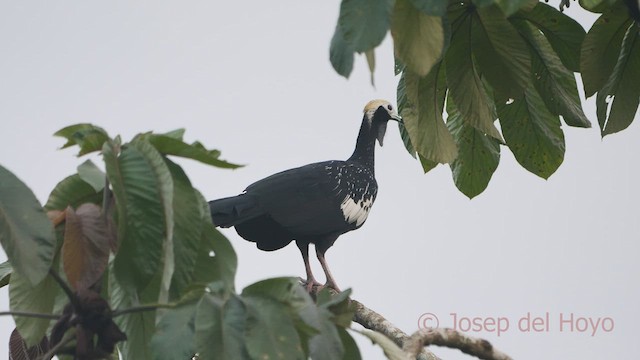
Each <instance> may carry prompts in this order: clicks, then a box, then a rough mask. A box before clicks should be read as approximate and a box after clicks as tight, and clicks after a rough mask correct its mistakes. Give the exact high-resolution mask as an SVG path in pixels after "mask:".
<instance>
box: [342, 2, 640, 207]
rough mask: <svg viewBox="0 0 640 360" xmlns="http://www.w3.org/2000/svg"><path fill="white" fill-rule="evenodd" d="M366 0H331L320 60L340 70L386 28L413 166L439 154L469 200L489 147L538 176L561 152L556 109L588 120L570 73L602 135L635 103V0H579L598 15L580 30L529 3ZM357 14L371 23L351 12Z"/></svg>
mask: <svg viewBox="0 0 640 360" xmlns="http://www.w3.org/2000/svg"><path fill="white" fill-rule="evenodd" d="M372 3H373V4H374V5H373V6H371V8H368V7H367V6H368V5H364V4H361V3H360V2H358V1H353V0H343V1H342V5H341V7H340V17H339V20H338V27H337V28H336V32H335V34H334V41H332V43H331V54H332V56H331V57H330V60H331V63H332V64H333V66H334V68H335V69H336V71H337V72H338V73H339V74H340V75H343V76H345V77H349V75H350V73H351V71H352V69H353V57H354V54H355V53H367V54H372V53H373V51H374V49H375V47H377V46H378V45H379V44H380V43H381V42H382V40H383V36H381V34H383V33H386V31H387V29H390V33H391V36H392V38H393V45H394V52H395V57H396V75H400V79H399V83H398V93H397V102H398V108H399V110H400V114H401V115H402V116H403V118H404V124H400V132H401V134H402V137H403V140H404V143H405V146H406V147H407V150H408V151H409V153H410V154H411V155H412V156H414V157H415V155H416V153H417V155H418V156H417V158H418V159H419V160H420V162H421V164H422V167H423V169H424V171H425V172H427V171H429V170H431V169H433V168H434V167H435V166H436V165H438V164H439V163H442V164H444V163H448V164H449V165H450V167H451V171H452V175H453V180H454V183H455V185H456V186H457V187H458V189H459V190H460V191H461V192H462V193H464V194H465V195H467V196H468V197H469V198H472V197H474V196H477V195H478V194H480V193H482V192H483V191H484V190H485V189H486V187H487V185H488V183H489V180H490V179H491V176H492V175H493V173H494V172H495V170H496V169H497V166H498V162H499V161H500V145H502V146H506V147H508V148H509V150H511V152H512V153H513V154H514V156H515V158H516V160H517V161H518V162H519V163H520V164H521V165H522V166H523V167H524V168H525V169H526V170H528V171H530V172H532V173H534V174H536V175H538V176H540V177H542V178H544V179H547V178H548V177H549V176H551V175H552V174H553V173H554V172H555V171H556V170H557V169H558V167H559V166H560V165H561V164H562V161H563V159H564V151H565V142H564V133H563V130H562V124H561V122H560V118H562V120H564V123H565V124H566V125H568V126H573V127H584V128H588V127H590V126H591V122H590V121H589V119H587V117H586V116H585V114H584V112H583V110H582V105H581V101H580V96H579V92H578V87H577V83H576V79H575V74H574V73H575V72H578V73H580V76H581V78H582V82H583V85H584V89H583V90H584V94H585V96H586V97H590V96H593V95H594V94H597V95H596V104H597V120H598V124H599V126H600V131H601V135H602V136H606V135H609V134H612V133H615V132H618V131H621V130H624V129H625V128H627V127H628V126H629V125H630V124H631V122H632V121H633V119H634V116H635V114H636V112H637V109H638V103H639V102H640V38H639V31H640V25H639V24H638V22H637V21H640V19H638V18H637V17H638V16H639V15H638V14H640V12H638V5H637V2H634V1H622V0H617V1H616V0H589V1H587V0H581V1H580V5H581V6H582V7H583V8H585V9H586V10H588V11H592V12H595V13H600V14H601V15H600V17H599V18H598V20H596V22H595V23H594V24H593V26H592V27H591V29H589V31H588V32H585V30H584V29H583V28H582V26H581V25H580V24H578V23H577V22H576V21H574V20H573V19H571V18H570V17H569V16H567V15H566V14H564V13H563V12H561V11H559V10H558V9H555V8H553V7H551V6H549V5H547V4H544V3H542V2H538V1H535V0H517V1H501V0H486V1H485V0H474V1H472V0H462V1H452V0H450V1H446V0H396V1H395V4H394V6H393V7H392V8H391V7H389V6H388V2H387V1H386V0H375V1H373V2H372ZM568 3H569V1H568V0H565V1H561V4H560V7H561V8H564V7H568ZM634 3H636V4H635V5H634ZM367 4H369V3H367ZM358 6H360V11H357V10H356V9H355V8H356V7H358ZM365 8H367V9H368V10H367V11H369V12H371V14H370V13H369V12H366V11H364V9H365ZM374 12H375V14H373V13H374ZM369 15H371V18H370V19H373V18H375V19H377V21H365V20H363V16H369ZM383 15H386V17H383ZM634 17H635V18H636V20H635V21H634V20H633V19H634ZM345 24H348V26H346V25H345ZM389 24H390V25H389ZM347 30H348V34H350V35H349V36H347V33H346V32H345V31H347ZM353 34H355V35H358V36H355V35H353ZM365 35H366V36H365ZM365 40H366V41H365ZM334 54H340V56H334ZM445 103H446V106H445ZM445 108H446V109H447V111H446V112H445ZM445 114H446V115H445ZM592 120H594V119H592ZM445 122H446V126H445ZM498 124H499V126H498ZM498 144H499V145H498Z"/></svg>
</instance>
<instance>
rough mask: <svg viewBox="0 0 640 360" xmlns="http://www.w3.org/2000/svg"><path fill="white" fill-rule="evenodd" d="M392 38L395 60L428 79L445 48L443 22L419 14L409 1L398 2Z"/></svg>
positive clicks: (437, 18)
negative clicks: (426, 76) (430, 71)
mask: <svg viewBox="0 0 640 360" xmlns="http://www.w3.org/2000/svg"><path fill="white" fill-rule="evenodd" d="M414 1H415V0H414ZM391 35H393V45H394V48H395V55H396V57H397V58H398V59H400V60H401V61H402V62H403V63H404V64H405V65H406V66H407V67H408V68H409V69H410V70H411V71H412V72H414V73H416V74H418V75H420V76H424V75H427V74H428V73H429V70H431V67H432V66H433V65H434V64H435V63H436V62H437V61H438V60H439V59H440V56H441V54H442V50H443V47H444V29H443V27H442V18H441V17H439V16H432V15H428V14H426V13H424V12H422V11H418V10H417V9H416V8H415V7H414V6H413V5H412V2H411V1H409V0H397V1H396V2H395V6H394V9H393V16H392V22H391Z"/></svg>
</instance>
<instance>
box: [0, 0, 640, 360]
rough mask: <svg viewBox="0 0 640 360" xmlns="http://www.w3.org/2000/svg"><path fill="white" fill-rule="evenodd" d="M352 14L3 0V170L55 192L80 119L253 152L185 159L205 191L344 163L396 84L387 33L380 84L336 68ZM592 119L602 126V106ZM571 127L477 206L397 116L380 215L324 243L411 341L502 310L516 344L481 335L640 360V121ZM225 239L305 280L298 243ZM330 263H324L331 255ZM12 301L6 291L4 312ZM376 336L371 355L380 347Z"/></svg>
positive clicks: (243, 279) (286, 6)
mask: <svg viewBox="0 0 640 360" xmlns="http://www.w3.org/2000/svg"><path fill="white" fill-rule="evenodd" d="M554 5H555V4H554ZM338 9H339V2H338V1H336V0H333V1H314V2H311V1H299V0H298V1H291V0H289V1H285V0H281V1H268V2H267V1H253V2H235V1H225V2H221V1H218V2H215V1H189V2H178V1H137V2H132V1H83V2H69V1H31V2H24V1H2V2H0V46H1V48H2V56H1V57H0V79H1V80H0V99H1V100H0V102H1V106H0V134H2V141H1V142H0V163H1V164H2V165H3V166H5V167H7V168H8V169H9V170H11V171H13V172H14V173H15V174H16V175H17V176H18V177H19V178H21V179H22V180H23V181H24V182H25V183H26V184H27V185H29V186H30V187H31V188H32V189H33V191H34V192H35V194H36V195H37V197H38V198H39V199H40V200H41V201H42V202H43V203H44V202H45V201H46V198H47V196H48V194H49V192H50V191H51V189H52V188H53V187H54V186H55V184H56V183H57V182H58V181H60V180H61V179H62V178H64V177H65V176H67V175H70V174H71V173H73V172H75V167H76V166H77V165H79V164H80V163H81V162H82V161H84V159H78V158H76V157H75V156H74V153H73V151H70V150H63V151H58V150H57V149H58V148H59V147H60V146H61V145H62V144H63V140H62V139H59V138H54V137H52V134H53V133H54V132H55V131H56V130H58V129H60V128H62V127H64V126H67V125H70V124H74V123H78V122H92V123H94V124H97V125H99V126H102V127H104V128H106V129H107V130H108V131H109V132H110V134H112V135H115V134H122V135H123V137H124V139H130V138H131V137H132V136H133V135H134V134H136V133H138V132H141V131H148V130H157V131H168V130H172V129H176V128H186V129H187V134H186V138H187V139H188V140H190V141H191V140H196V139H197V140H200V141H202V142H203V143H204V144H206V145H207V146H210V147H213V148H217V149H220V150H221V151H222V153H223V158H225V159H228V160H231V161H234V162H238V163H242V164H247V166H246V167H245V168H242V169H239V170H235V171H230V170H220V169H215V168H210V167H207V166H204V165H200V164H197V163H194V162H190V161H181V164H182V165H183V166H184V167H185V170H186V171H187V174H188V175H189V176H190V178H191V180H192V182H193V183H194V185H195V186H196V187H197V188H198V189H199V190H200V191H201V192H202V193H203V194H205V196H206V197H207V198H209V199H214V198H218V197H223V196H230V195H234V194H237V193H239V192H241V191H242V190H243V189H244V187H245V186H246V185H248V184H250V183H251V182H253V181H255V180H258V179H260V178H262V177H265V176H267V175H270V174H272V173H274V172H277V171H280V170H284V169H287V168H291V167H295V166H299V165H304V164H307V163H311V162H315V161H322V160H330V159H345V158H346V157H348V156H349V155H350V154H351V152H352V151H353V147H354V144H355V139H356V135H357V132H358V127H359V126H360V120H361V116H362V108H363V106H364V105H365V103H366V102H367V101H368V100H370V99H373V98H386V99H389V100H391V101H392V102H395V87H396V83H397V78H396V77H394V75H393V56H392V46H391V41H390V38H389V37H387V39H386V40H385V42H384V43H383V44H382V46H381V47H380V48H379V49H377V51H376V54H377V70H376V73H375V79H376V87H375V88H373V87H371V85H370V83H369V74H368V72H367V69H366V62H365V60H364V58H363V57H360V56H359V57H358V58H357V60H356V67H355V71H354V73H353V75H352V76H351V78H350V79H349V80H348V81H347V80H345V79H344V78H342V77H340V76H338V75H337V74H336V73H335V72H334V71H333V69H332V68H331V65H330V63H329V61H328V51H329V50H328V49H329V41H330V39H331V36H332V32H333V29H334V26H335V22H336V19H337V15H338ZM568 14H570V15H579V14H580V16H582V20H583V24H586V26H587V27H588V26H589V25H590V24H591V21H592V19H593V17H587V16H585V15H584V12H582V11H580V9H579V7H578V5H577V3H575V2H572V6H571V8H570V9H569V11H568ZM585 111H586V112H587V115H588V117H589V118H590V120H591V121H592V122H593V123H594V125H595V124H596V119H595V108H594V106H593V102H592V101H588V102H587V103H586V104H585ZM564 129H565V136H566V143H567V151H566V155H565V160H564V163H563V165H562V166H561V167H560V169H559V170H558V171H557V172H556V173H555V174H554V175H553V176H551V178H550V179H549V180H548V181H545V180H542V179H540V178H538V177H536V176H535V175H532V174H530V173H528V172H527V171H526V170H524V169H523V168H522V167H520V166H519V165H518V164H517V163H516V161H515V160H514V158H513V156H512V154H511V153H510V152H509V150H508V149H506V148H504V147H503V148H502V157H501V162H500V166H499V167H498V170H497V172H496V173H495V174H494V176H493V179H492V181H491V183H490V185H489V188H488V189H487V190H486V191H485V192H484V193H483V194H482V195H480V196H478V197H477V198H476V199H474V200H471V201H470V200H468V199H467V198H466V197H465V196H464V195H462V194H461V193H459V192H458V191H457V189H456V188H455V186H454V185H453V182H452V179H451V173H450V170H449V168H448V166H439V167H438V168H436V169H435V170H433V171H432V172H430V173H429V174H427V175H424V174H423V173H422V170H421V167H420V165H419V164H418V163H417V162H416V161H415V160H414V159H413V158H411V157H410V156H409V155H408V154H407V152H406V151H405V150H404V147H403V145H402V141H401V139H400V137H399V135H398V130H397V127H396V126H395V125H394V124H390V127H389V130H388V131H387V139H386V141H385V146H384V148H381V149H380V148H378V149H377V159H376V175H377V179H378V184H379V192H378V198H377V201H376V204H375V205H374V207H373V210H372V212H371V214H370V216H369V219H368V221H367V222H366V224H365V225H364V226H363V227H362V228H361V229H359V230H358V231H354V232H351V233H348V234H345V235H343V236H342V237H340V239H339V240H338V241H337V242H336V244H335V246H334V247H333V248H332V249H331V250H330V251H329V252H328V254H327V259H328V262H329V264H330V266H331V268H332V271H333V274H334V276H335V278H336V280H337V282H338V284H339V285H340V286H341V287H342V288H353V297H354V298H356V299H358V300H359V301H361V302H362V303H364V304H365V305H367V306H369V307H371V308H372V309H375V310H376V311H378V312H380V313H381V314H383V315H384V316H386V317H387V318H388V319H389V320H390V321H391V322H393V323H394V324H396V325H397V326H399V327H400V328H402V329H404V330H405V331H406V332H409V333H411V332H414V331H415V330H417V328H418V323H419V319H420V317H421V314H423V313H433V314H435V315H436V316H438V317H439V319H440V325H441V326H447V327H452V326H453V325H454V322H453V316H452V315H450V314H452V313H455V314H457V317H458V320H460V318H463V317H467V318H470V317H477V316H480V317H484V318H498V317H504V318H506V319H508V320H509V324H510V327H509V329H508V330H507V331H504V332H503V333H501V334H500V336H498V334H497V333H496V332H486V331H485V332H475V331H470V332H469V335H472V336H480V337H483V338H486V339H488V340H490V341H491V342H492V343H493V344H494V345H495V346H496V347H497V348H499V349H500V350H502V351H504V352H506V353H508V354H510V355H511V356H513V357H514V358H516V359H519V360H537V359H540V358H544V359H549V360H555V359H603V358H607V359H631V358H635V357H637V354H638V353H639V352H640V342H638V341H637V334H638V326H640V309H639V307H638V304H640V288H639V285H638V278H639V276H640V263H639V262H638V253H639V250H640V236H639V234H640V221H638V204H639V200H640V190H639V186H638V184H640V170H639V167H640V165H639V163H638V158H637V154H639V153H640V141H639V139H640V125H639V124H638V123H637V122H636V123H634V124H632V125H631V127H630V128H629V129H628V130H625V131H624V132H622V133H620V134H616V135H613V136H610V137H607V138H606V139H604V140H601V139H600V136H599V131H598V130H597V129H588V130H585V129H572V128H567V127H564ZM94 158H95V159H98V160H100V158H99V157H94ZM224 233H225V235H227V236H228V237H229V238H230V239H231V242H232V243H233V245H234V247H235V249H236V251H237V252H238V257H239V269H238V276H237V285H238V288H239V289H242V287H244V286H246V285H248V284H250V283H252V282H255V281H257V280H260V279H264V278H267V277H275V276H302V275H304V267H303V265H302V260H301V259H300V255H299V252H298V249H297V248H296V247H295V246H294V245H290V246H289V247H287V248H285V249H283V250H280V251H277V252H272V253H266V252H262V251H259V250H258V249H256V248H255V246H254V245H253V244H251V243H248V242H246V241H244V240H243V239H241V238H240V237H239V236H238V235H237V234H236V233H235V231H234V230H232V229H228V230H224ZM314 260H315V259H314ZM314 269H315V271H316V273H317V274H318V275H321V274H322V272H321V269H320V267H319V265H318V264H317V263H315V262H314ZM318 277H320V276H318ZM8 307H9V305H8V295H7V291H6V287H5V288H4V289H3V291H2V292H1V293H0V309H8ZM528 312H529V313H531V316H532V317H535V316H543V317H544V315H545V314H546V313H549V330H548V331H547V330H544V331H542V332H539V333H527V332H522V331H520V330H519V329H518V320H519V319H520V318H521V317H523V316H525V315H527V313H528ZM571 314H573V316H574V321H576V322H580V321H582V320H578V318H585V319H587V318H592V321H593V323H595V322H596V321H597V319H598V318H610V319H611V320H612V321H613V323H612V324H613V327H612V328H610V327H611V326H609V322H608V320H607V321H606V322H607V323H606V324H605V325H606V326H605V328H606V329H603V328H602V325H603V322H602V321H601V322H600V323H599V327H598V328H597V329H596V332H595V334H592V333H593V331H592V329H591V328H590V327H589V328H588V329H586V330H585V331H584V332H581V331H578V329H577V328H574V331H573V332H571V331H570V328H569V326H570V324H569V323H567V322H565V323H564V327H563V331H560V316H563V318H564V319H565V320H566V319H568V318H570V316H571ZM462 321H463V323H462V324H461V325H463V326H464V325H465V324H464V320H462ZM581 324H582V323H578V324H575V325H578V326H580V325H581ZM459 325H460V324H459ZM12 328H13V321H12V320H11V319H10V318H2V319H0V354H6V353H7V342H8V337H9V334H10V332H11V330H12ZM605 330H609V331H605ZM592 335H593V336H592ZM360 344H361V348H362V351H363V355H364V357H365V358H366V359H380V358H382V354H381V352H380V351H379V350H378V349H376V348H373V347H371V346H370V345H369V344H368V343H367V341H360ZM434 351H435V352H436V353H437V354H439V355H440V356H442V357H443V358H444V359H451V360H455V359H468V358H469V357H467V356H465V355H462V354H461V353H459V352H458V351H449V350H444V349H440V348H435V349H434ZM4 356H5V355H0V358H4Z"/></svg>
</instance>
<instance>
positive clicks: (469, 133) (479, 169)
mask: <svg viewBox="0 0 640 360" xmlns="http://www.w3.org/2000/svg"><path fill="white" fill-rule="evenodd" d="M456 105H457V104H456ZM447 113H448V115H449V117H448V118H447V127H448V128H449V131H451V134H452V135H453V138H454V139H455V141H456V144H457V145H458V157H457V158H456V160H455V161H454V162H452V163H451V173H452V174H453V181H454V183H455V184H456V187H457V188H458V189H459V190H460V191H461V192H462V193H463V194H465V195H466V196H467V197H469V198H470V199H471V198H473V197H475V196H477V195H479V194H480V193H482V192H483V191H484V190H485V189H486V188H487V186H488V185H489V180H491V176H492V175H493V173H494V172H495V171H496V169H497V168H498V163H499V162H500V144H499V143H498V142H497V141H496V140H495V139H493V138H491V137H489V136H487V135H485V134H484V133H482V132H481V131H479V130H478V129H476V128H474V127H472V126H470V125H468V124H467V123H466V121H465V120H464V119H463V117H462V114H461V113H460V112H459V111H458V109H456V108H455V105H453V103H451V102H450V101H449V100H448V101H447Z"/></svg>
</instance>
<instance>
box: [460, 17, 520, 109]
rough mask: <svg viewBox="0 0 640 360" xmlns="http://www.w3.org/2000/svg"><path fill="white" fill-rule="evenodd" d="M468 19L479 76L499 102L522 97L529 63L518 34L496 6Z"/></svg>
mask: <svg viewBox="0 0 640 360" xmlns="http://www.w3.org/2000/svg"><path fill="white" fill-rule="evenodd" d="M468 16H472V19H471V24H472V26H471V44H472V46H473V55H474V57H475V60H476V61H477V65H479V66H478V68H479V72H480V73H481V75H483V76H486V79H487V80H488V81H489V84H490V85H491V87H492V88H493V89H494V90H495V91H496V93H497V94H498V95H499V97H498V98H499V99H500V100H502V99H508V98H511V99H517V98H520V97H522V95H523V94H524V89H526V88H527V87H528V86H529V84H531V59H530V57H529V49H527V46H526V44H525V43H524V41H523V40H522V38H521V37H520V34H518V32H517V31H516V29H514V28H513V26H512V25H511V24H510V23H509V21H507V19H506V18H505V17H504V14H503V13H502V11H500V9H498V8H497V7H496V6H488V7H485V8H481V9H477V12H474V13H472V14H469V15H468ZM452 26H453V27H455V23H452ZM496 100H498V99H496Z"/></svg>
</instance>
